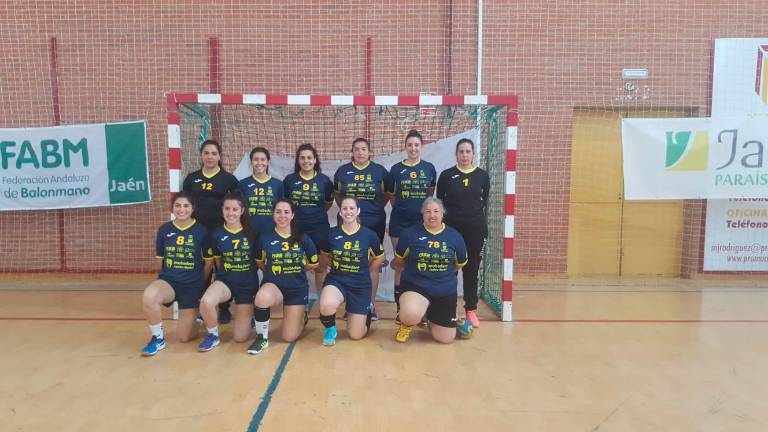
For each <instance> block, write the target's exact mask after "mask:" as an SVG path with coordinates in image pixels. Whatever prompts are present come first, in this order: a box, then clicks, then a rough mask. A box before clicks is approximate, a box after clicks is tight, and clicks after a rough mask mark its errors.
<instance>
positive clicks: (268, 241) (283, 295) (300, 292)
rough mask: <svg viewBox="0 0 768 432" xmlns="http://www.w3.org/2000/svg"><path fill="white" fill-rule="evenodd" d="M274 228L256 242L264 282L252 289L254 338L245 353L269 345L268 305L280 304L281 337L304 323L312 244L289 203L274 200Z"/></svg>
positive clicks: (296, 332)
mask: <svg viewBox="0 0 768 432" xmlns="http://www.w3.org/2000/svg"><path fill="white" fill-rule="evenodd" d="M274 220H275V229H274V231H272V232H271V233H264V234H262V235H261V236H260V237H259V240H258V241H257V243H256V263H257V264H258V265H259V267H260V268H261V271H262V272H264V282H263V283H262V284H261V287H260V288H259V291H258V292H257V293H256V300H255V302H254V304H255V305H256V312H255V313H256V340H254V341H253V344H251V346H250V347H249V348H248V353H249V354H259V353H261V352H262V351H264V350H266V349H267V347H268V346H269V342H268V340H269V316H270V308H271V307H273V306H277V305H279V304H280V303H282V304H283V327H282V329H281V330H282V332H281V333H282V337H283V340H284V341H286V342H293V341H295V340H296V339H297V338H298V337H299V336H300V335H301V331H302V330H303V329H304V326H305V325H306V324H307V314H306V312H305V309H306V307H307V303H308V302H307V299H308V298H309V283H308V282H307V275H306V274H305V273H304V271H305V270H312V269H313V268H315V267H317V264H318V256H317V249H315V244H314V243H312V240H310V238H309V237H308V236H307V235H306V234H301V232H300V231H299V230H298V229H297V227H296V222H295V212H294V207H293V204H292V203H291V202H290V201H288V200H285V199H281V200H278V201H277V203H276V204H275V211H274Z"/></svg>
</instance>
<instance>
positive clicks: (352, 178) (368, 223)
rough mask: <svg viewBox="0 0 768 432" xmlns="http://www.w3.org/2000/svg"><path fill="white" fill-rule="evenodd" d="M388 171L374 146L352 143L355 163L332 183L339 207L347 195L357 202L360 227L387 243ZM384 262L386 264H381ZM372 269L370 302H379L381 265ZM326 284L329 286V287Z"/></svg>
mask: <svg viewBox="0 0 768 432" xmlns="http://www.w3.org/2000/svg"><path fill="white" fill-rule="evenodd" d="M387 175H388V172H387V169H386V168H384V167H383V166H381V165H379V164H377V163H376V162H373V161H372V160H371V144H370V142H369V141H368V140H367V139H365V138H357V139H355V140H354V141H352V161H351V162H349V163H346V164H344V165H342V166H340V167H339V169H337V170H336V174H335V175H334V176H333V184H334V186H335V191H336V204H338V205H339V208H341V198H342V197H345V196H349V197H353V198H356V199H357V202H358V203H359V205H360V224H361V225H362V226H364V227H366V228H370V229H371V230H373V232H374V233H376V235H377V236H378V238H379V242H380V243H383V242H384V231H385V229H386V223H387V215H386V213H384V206H385V205H386V204H387V201H388V197H387V195H386V194H385V193H384V181H385V180H386V178H387ZM382 262H383V261H382ZM377 264H379V265H374V266H371V267H370V275H371V299H372V300H371V301H372V302H374V301H376V292H377V291H378V288H379V269H380V267H381V265H380V264H381V262H379V263H377ZM326 285H327V284H326ZM371 319H372V320H374V321H376V320H377V319H379V317H378V315H377V314H376V308H375V307H374V304H373V303H371Z"/></svg>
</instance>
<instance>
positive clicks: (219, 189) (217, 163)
mask: <svg viewBox="0 0 768 432" xmlns="http://www.w3.org/2000/svg"><path fill="white" fill-rule="evenodd" d="M221 157H222V151H221V144H219V142H218V141H216V140H213V139H208V140H205V141H203V144H202V145H201V146H200V159H201V160H202V162H203V164H202V166H201V167H200V169H199V170H197V171H193V172H191V173H189V174H188V175H187V176H186V177H185V178H184V183H183V186H182V190H185V191H187V192H190V193H192V196H193V197H194V198H195V218H197V220H198V221H200V222H201V223H202V224H203V225H205V227H206V228H208V230H209V231H210V230H212V229H214V228H216V227H218V226H220V225H221V224H223V223H224V218H223V217H222V215H221V204H222V202H223V201H224V195H226V194H228V193H229V192H233V191H235V190H237V179H236V178H235V176H233V175H232V174H230V173H228V172H227V171H226V170H225V169H224V168H223V167H222V164H221ZM209 282H210V281H209ZM219 309H220V314H219V322H220V323H222V324H226V323H228V322H229V321H230V320H231V319H232V315H231V314H230V312H229V304H227V303H224V304H222V305H221V306H219Z"/></svg>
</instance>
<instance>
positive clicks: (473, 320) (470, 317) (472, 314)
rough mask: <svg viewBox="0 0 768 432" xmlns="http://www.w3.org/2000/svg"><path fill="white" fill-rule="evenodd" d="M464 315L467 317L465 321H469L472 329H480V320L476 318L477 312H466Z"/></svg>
mask: <svg viewBox="0 0 768 432" xmlns="http://www.w3.org/2000/svg"><path fill="white" fill-rule="evenodd" d="M466 315H467V319H468V320H469V322H471V323H472V327H474V328H478V327H480V319H479V318H477V311H475V310H468V311H467V313H466Z"/></svg>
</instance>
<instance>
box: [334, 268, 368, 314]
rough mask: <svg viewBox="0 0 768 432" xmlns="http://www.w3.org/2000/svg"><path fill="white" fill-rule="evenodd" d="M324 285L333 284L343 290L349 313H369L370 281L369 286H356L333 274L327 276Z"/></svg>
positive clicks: (342, 293)
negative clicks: (336, 277)
mask: <svg viewBox="0 0 768 432" xmlns="http://www.w3.org/2000/svg"><path fill="white" fill-rule="evenodd" d="M323 285H324V286H328V285H333V286H335V287H336V288H338V289H339V291H341V295H342V296H344V301H345V302H346V311H347V313H351V314H361V315H368V312H370V311H371V284H370V283H369V284H368V286H363V285H359V286H354V285H352V284H349V283H347V284H345V283H342V282H341V281H339V280H338V279H335V278H334V277H333V276H328V277H326V278H325V282H323Z"/></svg>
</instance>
